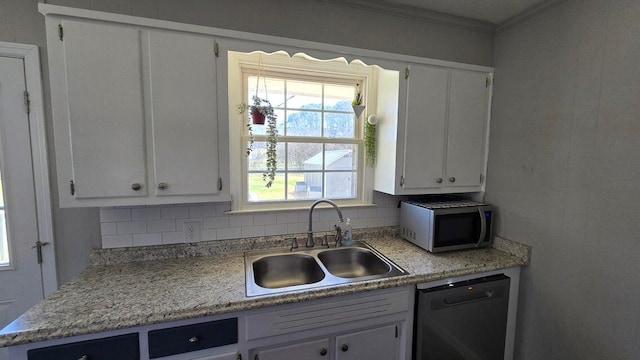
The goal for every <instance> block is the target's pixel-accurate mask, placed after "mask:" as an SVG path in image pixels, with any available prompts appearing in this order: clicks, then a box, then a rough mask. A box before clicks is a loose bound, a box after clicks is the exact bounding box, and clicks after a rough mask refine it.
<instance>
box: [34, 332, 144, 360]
mask: <svg viewBox="0 0 640 360" xmlns="http://www.w3.org/2000/svg"><path fill="white" fill-rule="evenodd" d="M27 359H29V360H52V359H74V360H75V359H87V360H113V359H118V360H138V359H140V347H139V345H138V334H137V333H135V334H126V335H119V336H113V337H108V338H103V339H95V340H87V341H80V342H74V343H70V344H63V345H56V346H50V347H46V348H41V349H32V350H29V351H28V352H27Z"/></svg>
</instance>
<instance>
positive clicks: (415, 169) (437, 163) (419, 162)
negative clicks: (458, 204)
mask: <svg viewBox="0 0 640 360" xmlns="http://www.w3.org/2000/svg"><path fill="white" fill-rule="evenodd" d="M448 82H449V73H448V71H447V70H443V69H436V68H429V67H426V66H418V65H415V66H412V67H411V73H410V75H409V79H408V80H407V86H408V88H407V119H406V130H405V131H406V135H405V146H404V170H403V174H404V185H403V188H405V189H420V188H438V187H441V186H442V173H443V165H444V150H445V137H446V132H445V128H446V120H447V86H448Z"/></svg>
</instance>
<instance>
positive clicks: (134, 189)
mask: <svg viewBox="0 0 640 360" xmlns="http://www.w3.org/2000/svg"><path fill="white" fill-rule="evenodd" d="M140 189H142V185H140V183H133V184H131V190H133V191H138V190H140Z"/></svg>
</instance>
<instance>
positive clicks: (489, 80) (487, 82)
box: [484, 76, 491, 87]
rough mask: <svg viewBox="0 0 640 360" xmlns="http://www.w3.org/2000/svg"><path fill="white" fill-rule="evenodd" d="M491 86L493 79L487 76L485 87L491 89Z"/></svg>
mask: <svg viewBox="0 0 640 360" xmlns="http://www.w3.org/2000/svg"><path fill="white" fill-rule="evenodd" d="M489 85H491V78H490V77H488V76H487V81H486V82H485V86H484V87H489Z"/></svg>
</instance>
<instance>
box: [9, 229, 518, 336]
mask: <svg viewBox="0 0 640 360" xmlns="http://www.w3.org/2000/svg"><path fill="white" fill-rule="evenodd" d="M355 235H357V234H355ZM369 235H371V234H369ZM374 235H375V234H374ZM364 240H365V241H366V242H367V243H369V244H370V245H371V246H373V247H374V248H375V249H377V250H378V251H379V252H381V253H382V254H384V255H385V256H386V257H387V258H389V259H390V260H392V261H393V262H395V263H396V264H397V265H399V266H400V267H402V268H403V269H404V270H406V271H407V272H409V275H405V276H399V277H391V278H385V279H378V280H371V281H363V282H356V283H351V284H347V285H340V286H335V287H329V288H319V289H310V290H307V291H304V292H296V293H282V294H274V295H269V296H262V297H246V295H245V271H244V253H243V251H238V249H235V250H236V251H230V250H234V249H231V248H226V249H222V250H223V252H219V251H221V249H219V248H217V249H213V250H211V249H208V250H207V249H205V248H204V247H202V246H199V247H198V246H195V247H194V246H189V245H185V247H183V250H184V249H188V250H189V251H188V252H184V251H183V252H182V255H180V256H181V257H173V256H174V255H175V254H174V253H173V250H174V248H169V247H166V248H160V252H158V251H155V252H150V253H147V255H149V254H151V255H150V256H146V257H145V256H143V255H141V254H143V253H144V251H145V250H144V249H131V250H129V251H127V250H120V249H117V250H118V251H108V250H101V251H99V254H98V258H99V260H98V261H96V260H95V259H93V260H94V262H96V263H101V264H95V265H91V266H89V267H88V268H87V269H86V270H85V271H84V272H83V273H82V274H81V275H80V276H79V277H78V278H77V279H75V280H73V281H71V282H69V283H68V284H66V285H63V286H62V287H61V288H60V289H59V290H58V291H56V292H55V293H53V294H52V295H50V296H48V297H47V298H46V299H45V300H43V301H42V302H40V303H39V304H37V305H36V306H34V307H33V308H31V309H30V310H29V311H27V312H26V313H25V314H23V315H22V316H20V317H19V318H18V319H17V320H15V321H14V322H12V323H11V324H9V325H8V326H7V327H5V328H4V329H2V330H0V347H3V346H12V345H19V344H25V343H31V342H37V341H44V340H51V339H56V338H63V337H69V336H75V335H81V334H90V333H98V332H103V331H109V330H116V329H121V328H127V327H132V326H141V325H148V324H154V323H161V322H167V321H174V320H181V319H190V318H197V317H203V316H209V315H214V314H221V313H228V312H236V311H242V310H249V309H255V308H260V307H265V306H272V305H278V304H285V303H293V302H300V301H305V300H310V299H318V298H323V297H328V296H335V295H341V294H351V293H355V292H360V291H366V290H373V289H381V288H388V287H395V286H403V285H408V284H417V283H422V282H429V281H434V280H438V279H442V278H447V277H454V276H461V275H468V274H474V273H480V272H486V271H491V270H497V269H504V268H509V267H514V266H522V265H526V264H527V263H528V258H529V249H528V248H527V247H526V246H524V245H520V244H517V243H513V242H510V241H509V240H505V239H500V238H496V241H495V245H494V247H493V248H485V249H473V250H465V251H454V252H448V253H442V254H430V253H428V252H426V251H424V250H422V249H420V248H418V247H416V246H414V245H413V244H411V243H409V242H407V241H404V240H402V239H399V238H396V237H394V236H391V235H389V234H378V236H372V237H369V238H365V239H364ZM282 241H283V239H281V241H280V242H282ZM239 243H240V244H241V245H243V244H242V242H239ZM250 243H251V244H250V245H251V246H249V248H260V247H266V246H267V245H264V243H266V242H263V243H261V242H260V241H256V240H254V241H252V242H250ZM237 244H238V243H236V245H237ZM244 245H245V247H244V249H240V250H246V249H247V246H246V245H247V243H245V244H244ZM271 245H273V244H271ZM203 249H205V250H203ZM114 253H115V254H116V255H115V256H116V257H117V256H120V258H121V259H125V260H123V261H127V260H126V259H127V255H128V256H129V260H131V259H140V258H141V257H142V258H145V260H146V261H128V262H116V261H114V258H113V257H114V255H113V254H114ZM118 253H119V254H118ZM208 253H211V254H208ZM205 254H206V255H205ZM150 259H152V260H150Z"/></svg>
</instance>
